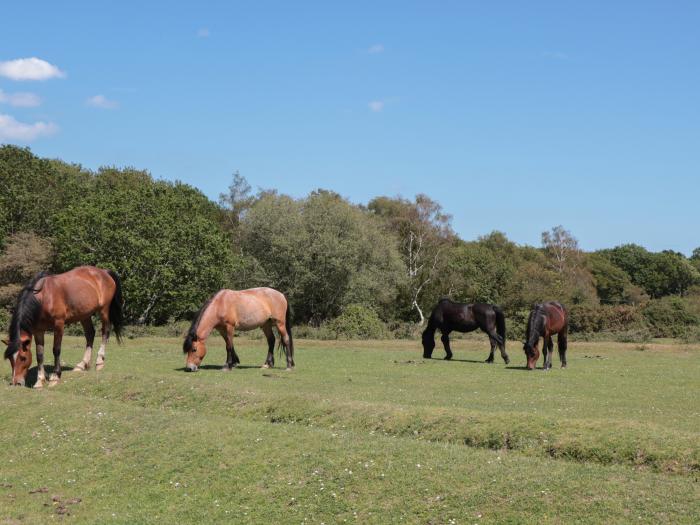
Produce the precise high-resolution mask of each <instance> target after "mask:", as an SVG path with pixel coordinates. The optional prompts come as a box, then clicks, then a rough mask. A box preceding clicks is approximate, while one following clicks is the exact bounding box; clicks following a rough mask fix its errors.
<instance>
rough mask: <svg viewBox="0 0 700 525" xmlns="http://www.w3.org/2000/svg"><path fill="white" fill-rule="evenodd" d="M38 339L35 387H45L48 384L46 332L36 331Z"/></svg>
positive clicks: (35, 337) (35, 336) (36, 339)
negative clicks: (45, 365)
mask: <svg viewBox="0 0 700 525" xmlns="http://www.w3.org/2000/svg"><path fill="white" fill-rule="evenodd" d="M34 340H35V341H36V366H37V376H36V383H34V388H43V387H44V385H45V384H46V372H45V371H44V332H36V333H35V334H34Z"/></svg>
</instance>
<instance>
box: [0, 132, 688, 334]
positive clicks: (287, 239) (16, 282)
mask: <svg viewBox="0 0 700 525" xmlns="http://www.w3.org/2000/svg"><path fill="white" fill-rule="evenodd" d="M0 250H1V251H0V324H4V323H6V322H7V316H8V312H9V309H10V308H11V306H12V303H13V301H14V297H15V296H16V294H17V292H18V291H19V289H20V287H21V285H22V283H24V282H25V281H26V280H27V279H28V278H29V277H30V276H31V275H33V274H34V273H35V272H36V271H39V270H45V269H48V270H50V271H52V272H61V271H65V270H67V269H69V268H72V267H74V266H78V265H81V264H94V265H97V266H102V267H106V268H112V269H114V270H116V271H117V272H119V273H120V275H121V276H122V279H123V282H124V290H125V296H126V298H127V304H126V315H127V317H128V319H129V322H130V323H132V324H141V325H163V324H166V323H170V322H173V321H179V320H186V319H190V318H191V317H192V315H194V313H195V312H196V311H197V310H198V308H199V306H200V305H201V304H202V302H203V301H204V300H205V299H206V298H207V297H208V296H209V295H210V294H211V293H213V292H214V291H216V290H218V289H219V288H222V287H229V288H249V287H253V286H272V287H274V288H277V289H279V290H281V291H282V292H284V293H285V294H287V296H288V297H289V299H290V302H291V305H292V308H293V312H294V320H295V323H296V324H297V325H305V326H307V327H311V328H308V330H315V334H316V335H324V336H328V337H334V336H348V337H353V336H354V337H361V336H366V337H378V336H391V335H403V334H406V335H408V334H411V333H413V332H414V331H415V327H416V325H417V324H418V323H420V322H421V321H422V320H423V319H424V317H425V316H427V315H428V314H429V312H430V308H431V307H432V306H433V305H434V304H435V302H436V301H437V300H438V299H439V298H440V297H445V296H449V297H451V298H453V299H454V300H457V301H463V302H475V301H484V302H490V303H497V304H500V305H501V306H502V307H503V308H504V309H505V311H506V314H507V316H508V319H509V331H510V333H511V334H512V335H513V336H520V335H521V332H522V330H523V328H524V320H525V317H526V315H527V311H528V309H529V307H530V305H531V304H532V303H534V302H538V301H542V300H546V299H553V298H556V299H558V300H560V301H562V302H563V303H565V304H566V305H567V306H568V307H569V309H570V311H571V319H572V331H574V332H578V333H596V332H615V333H618V334H623V335H622V336H623V337H624V336H628V337H630V338H632V337H642V338H644V337H650V336H666V337H671V336H673V337H686V338H689V337H696V336H697V335H698V334H699V333H700V329H699V326H700V248H698V249H696V250H695V251H694V253H693V255H692V257H690V258H687V257H685V256H684V255H683V254H681V253H677V252H672V251H664V252H658V253H653V252H649V251H647V250H646V249H645V248H643V247H641V246H638V245H635V244H626V245H622V246H618V247H616V248H611V249H606V250H599V251H596V252H592V253H586V252H584V251H582V250H581V249H580V248H579V246H578V243H577V241H576V239H575V238H574V236H573V235H572V234H571V233H570V232H568V231H566V230H565V229H564V228H562V227H561V226H556V227H554V228H553V229H552V230H551V231H548V232H544V233H543V234H542V245H541V246H540V247H532V246H519V245H517V244H515V243H513V242H511V241H510V240H509V239H508V238H507V237H506V236H505V234H503V233H501V232H492V233H489V234H487V235H484V236H483V237H480V238H479V239H477V240H473V241H465V240H463V239H460V238H459V237H458V236H457V235H456V234H455V232H454V231H453V230H452V227H451V224H450V216H449V215H447V214H446V213H444V211H443V210H442V208H441V206H440V205H439V204H438V203H436V202H435V201H433V200H431V199H430V198H429V197H427V196H425V195H418V196H416V197H415V198H414V199H412V200H408V199H404V198H400V197H384V196H382V197H376V198H374V199H372V200H371V201H370V202H369V203H368V204H367V205H356V204H353V203H350V202H349V201H347V200H346V199H344V198H343V197H341V196H340V195H338V194H336V193H334V192H332V191H327V190H317V191H314V192H312V193H310V194H309V195H307V196H306V197H304V198H301V199H294V198H292V197H289V196H287V195H282V194H279V193H278V192H277V191H275V190H261V191H258V192H253V191H252V189H251V187H250V185H249V184H248V182H247V181H246V180H245V178H243V177H241V176H240V175H238V174H235V175H234V176H233V179H232V182H231V185H230V187H229V188H228V189H227V190H226V191H225V192H223V193H222V195H221V197H220V200H219V202H212V201H211V200H209V199H208V198H207V197H206V196H205V195H203V194H202V193H201V192H200V191H199V190H197V189H196V188H193V187H191V186H188V185H186V184H182V183H180V182H174V183H173V182H166V181H159V180H154V179H153V178H152V177H151V176H150V175H149V174H148V172H145V171H141V170H136V169H132V168H115V167H106V168H100V169H99V170H97V171H96V172H93V171H90V170H87V169H84V168H82V167H81V166H79V165H74V164H67V163H65V162H62V161H59V160H51V159H43V158H39V157H37V156H35V155H34V154H32V152H31V151H30V150H28V149H23V148H18V147H15V146H2V147H0ZM625 334H626V335H625Z"/></svg>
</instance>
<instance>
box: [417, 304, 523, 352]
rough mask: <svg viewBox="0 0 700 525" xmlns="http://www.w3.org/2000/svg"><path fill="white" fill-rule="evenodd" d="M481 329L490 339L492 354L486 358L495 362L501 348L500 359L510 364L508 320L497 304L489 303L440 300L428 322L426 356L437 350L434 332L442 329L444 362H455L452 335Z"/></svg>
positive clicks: (425, 341)
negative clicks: (450, 360) (495, 354)
mask: <svg viewBox="0 0 700 525" xmlns="http://www.w3.org/2000/svg"><path fill="white" fill-rule="evenodd" d="M477 328H481V330H482V331H484V332H486V334H487V335H488V336H489V342H490V343H491V353H490V354H489V356H488V358H487V359H486V362H487V363H493V360H494V352H495V350H496V347H497V346H498V348H499V350H500V351H501V357H502V358H503V360H504V361H505V362H506V364H508V363H509V362H510V359H509V358H508V354H507V353H506V319H505V316H504V315H503V311H502V310H501V309H500V308H499V307H498V306H496V305H493V304H486V303H474V304H463V303H455V302H454V301H451V300H450V299H441V300H440V301H439V302H438V304H437V305H436V306H435V308H433V311H432V312H431V314H430V318H429V319H428V326H427V327H426V329H425V330H424V331H423V357H424V358H425V359H430V358H431V357H432V355H433V349H434V348H435V331H436V330H440V332H441V333H442V337H441V338H440V340H441V341H442V344H443V346H444V347H445V353H446V355H445V359H447V360H449V359H452V350H451V349H450V333H451V332H453V331H455V332H462V333H466V332H473V331H474V330H476V329H477Z"/></svg>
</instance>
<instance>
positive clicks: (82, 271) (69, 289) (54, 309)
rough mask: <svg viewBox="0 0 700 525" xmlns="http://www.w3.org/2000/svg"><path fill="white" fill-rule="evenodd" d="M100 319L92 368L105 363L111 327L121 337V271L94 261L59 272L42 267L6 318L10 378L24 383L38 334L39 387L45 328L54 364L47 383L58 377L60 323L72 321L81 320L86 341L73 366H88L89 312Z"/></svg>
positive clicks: (91, 338) (91, 339)
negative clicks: (50, 338) (98, 342)
mask: <svg viewBox="0 0 700 525" xmlns="http://www.w3.org/2000/svg"><path fill="white" fill-rule="evenodd" d="M95 313H96V314H98V315H99V316H100V320H101V321H102V344H101V345H100V350H99V352H98V353H97V363H96V368H97V370H100V369H101V368H102V367H104V361H105V345H106V344H107V340H108V339H109V331H110V327H111V328H112V329H113V330H114V333H115V334H116V336H117V340H121V328H122V326H123V324H124V317H123V313H122V292H121V282H120V280H119V276H118V275H117V274H116V273H115V272H113V271H110V270H102V269H100V268H95V267H94V266H80V267H78V268H74V269H73V270H70V271H68V272H65V273H61V274H58V275H48V274H46V273H40V274H38V275H36V276H35V277H34V278H33V279H32V280H31V281H30V282H29V283H28V284H27V285H26V286H25V287H24V288H23V289H22V291H21V292H20V294H19V297H18V298H17V304H16V305H15V311H14V313H13V314H12V320H11V321H10V331H9V340H8V341H5V344H7V349H6V350H5V359H9V360H10V365H11V366H12V384H13V385H24V383H25V379H26V376H27V371H28V370H29V368H30V367H31V365H32V350H31V346H32V337H34V338H35V340H36V361H37V366H38V374H37V380H36V383H35V384H34V387H35V388H42V387H43V386H44V383H45V380H46V378H45V374H44V332H46V331H47V330H53V334H54V336H53V356H54V369H53V373H52V374H51V377H49V385H54V384H56V383H58V381H59V380H60V379H61V339H62V338H63V329H64V327H65V326H66V325H68V324H71V323H81V324H82V325H83V329H84V330H85V339H86V341H87V345H86V348H85V354H84V355H83V359H82V361H81V362H80V363H78V364H77V365H76V366H75V370H86V369H87V368H89V367H90V361H91V358H92V344H93V342H94V340H95V327H94V326H93V324H92V318H91V317H92V315H93V314H95Z"/></svg>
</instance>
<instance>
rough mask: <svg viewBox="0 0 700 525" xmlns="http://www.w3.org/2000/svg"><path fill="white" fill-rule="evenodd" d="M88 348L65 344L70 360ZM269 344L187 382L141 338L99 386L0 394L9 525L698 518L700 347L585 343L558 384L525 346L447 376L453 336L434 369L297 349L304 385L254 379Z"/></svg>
mask: <svg viewBox="0 0 700 525" xmlns="http://www.w3.org/2000/svg"><path fill="white" fill-rule="evenodd" d="M83 344H84V340H83V339H82V338H79V337H68V338H66V339H64V351H63V360H64V362H65V363H66V365H72V364H74V363H76V362H77V361H78V360H79V359H80V357H81V356H82V350H83V348H82V347H83ZM50 345H51V343H50V341H47V348H50ZM265 346H266V345H265V343H263V341H261V340H254V339H246V338H237V339H236V349H237V352H238V353H239V355H240V357H241V362H242V366H241V367H240V368H239V369H237V370H233V371H230V372H223V371H220V370H219V368H220V366H221V364H222V363H223V362H224V358H225V351H224V349H223V343H222V342H221V340H220V339H212V341H211V343H210V346H209V354H208V355H207V357H206V359H205V361H204V366H203V369H201V370H200V371H198V372H197V373H194V374H190V373H185V372H183V364H184V356H183V354H182V351H181V342H180V340H179V339H177V338H155V337H150V338H137V339H131V340H125V342H124V344H122V345H121V346H118V345H117V344H116V343H114V342H112V344H110V345H109V347H108V349H107V366H106V368H105V370H104V371H102V372H99V373H97V372H95V371H93V370H91V371H89V372H87V373H83V374H80V373H73V372H70V371H65V372H64V374H63V382H62V383H61V384H60V385H58V386H56V387H54V388H46V389H44V390H30V389H28V388H12V387H9V386H3V387H2V388H1V390H2V395H3V397H4V399H3V402H2V403H1V404H0V422H1V423H0V429H1V433H0V435H1V436H2V443H3V446H2V448H1V449H0V465H2V468H1V469H0V524H15V523H40V522H41V523H47V522H66V523H192V522H199V523H267V522H271V521H273V522H278V523H298V524H303V523H327V524H330V523H422V524H443V523H444V524H450V523H460V524H462V523H469V524H471V523H629V522H634V523H697V522H698V520H699V519H700V483H699V482H698V481H699V478H700V437H699V436H700V346H698V345H682V344H676V343H668V344H666V343H664V344H661V343H651V344H646V345H643V346H640V345H638V344H621V343H584V342H578V343H576V342H574V343H571V345H570V350H569V356H570V357H569V368H568V369H566V370H561V369H559V368H558V364H559V363H558V356H555V358H554V364H555V368H554V369H553V370H552V371H550V372H547V373H544V372H542V371H541V370H537V371H535V372H527V371H525V370H524V369H523V368H522V366H523V365H524V361H525V359H524V355H523V352H522V350H521V348H520V346H521V345H519V344H518V343H516V342H510V343H509V353H510V355H511V364H510V365H508V366H506V365H504V364H503V362H502V361H501V360H500V356H498V357H497V359H498V362H497V363H496V364H495V365H487V364H484V363H483V360H484V359H485V358H486V356H487V353H488V344H487V340H486V337H485V336H484V337H478V338H476V337H470V338H467V339H457V340H455V342H454V344H453V350H454V352H455V359H454V360H453V361H452V362H445V361H443V360H441V359H439V358H440V357H442V355H443V353H442V350H441V348H440V343H439V341H438V348H436V351H435V354H434V355H435V356H436V357H438V359H432V360H423V359H422V358H421V350H420V348H419V347H420V345H419V344H418V343H417V342H410V341H337V342H336V341H310V340H298V341H296V348H297V353H296V356H295V357H296V362H297V368H296V369H295V370H294V371H292V372H285V371H284V370H283V369H282V368H275V369H271V370H262V369H260V368H259V365H260V364H262V362H263V361H264V358H265V353H266V348H265ZM47 354H48V355H49V358H48V359H47V362H52V358H51V356H50V351H49V352H47ZM277 365H278V367H281V366H283V359H281V358H277ZM48 368H49V370H50V368H51V367H48ZM67 368H69V366H67ZM1 370H2V372H1V373H0V378H1V379H2V380H3V382H4V384H6V385H7V384H9V379H10V366H9V363H7V362H5V363H4V364H3V365H2V369H1Z"/></svg>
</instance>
